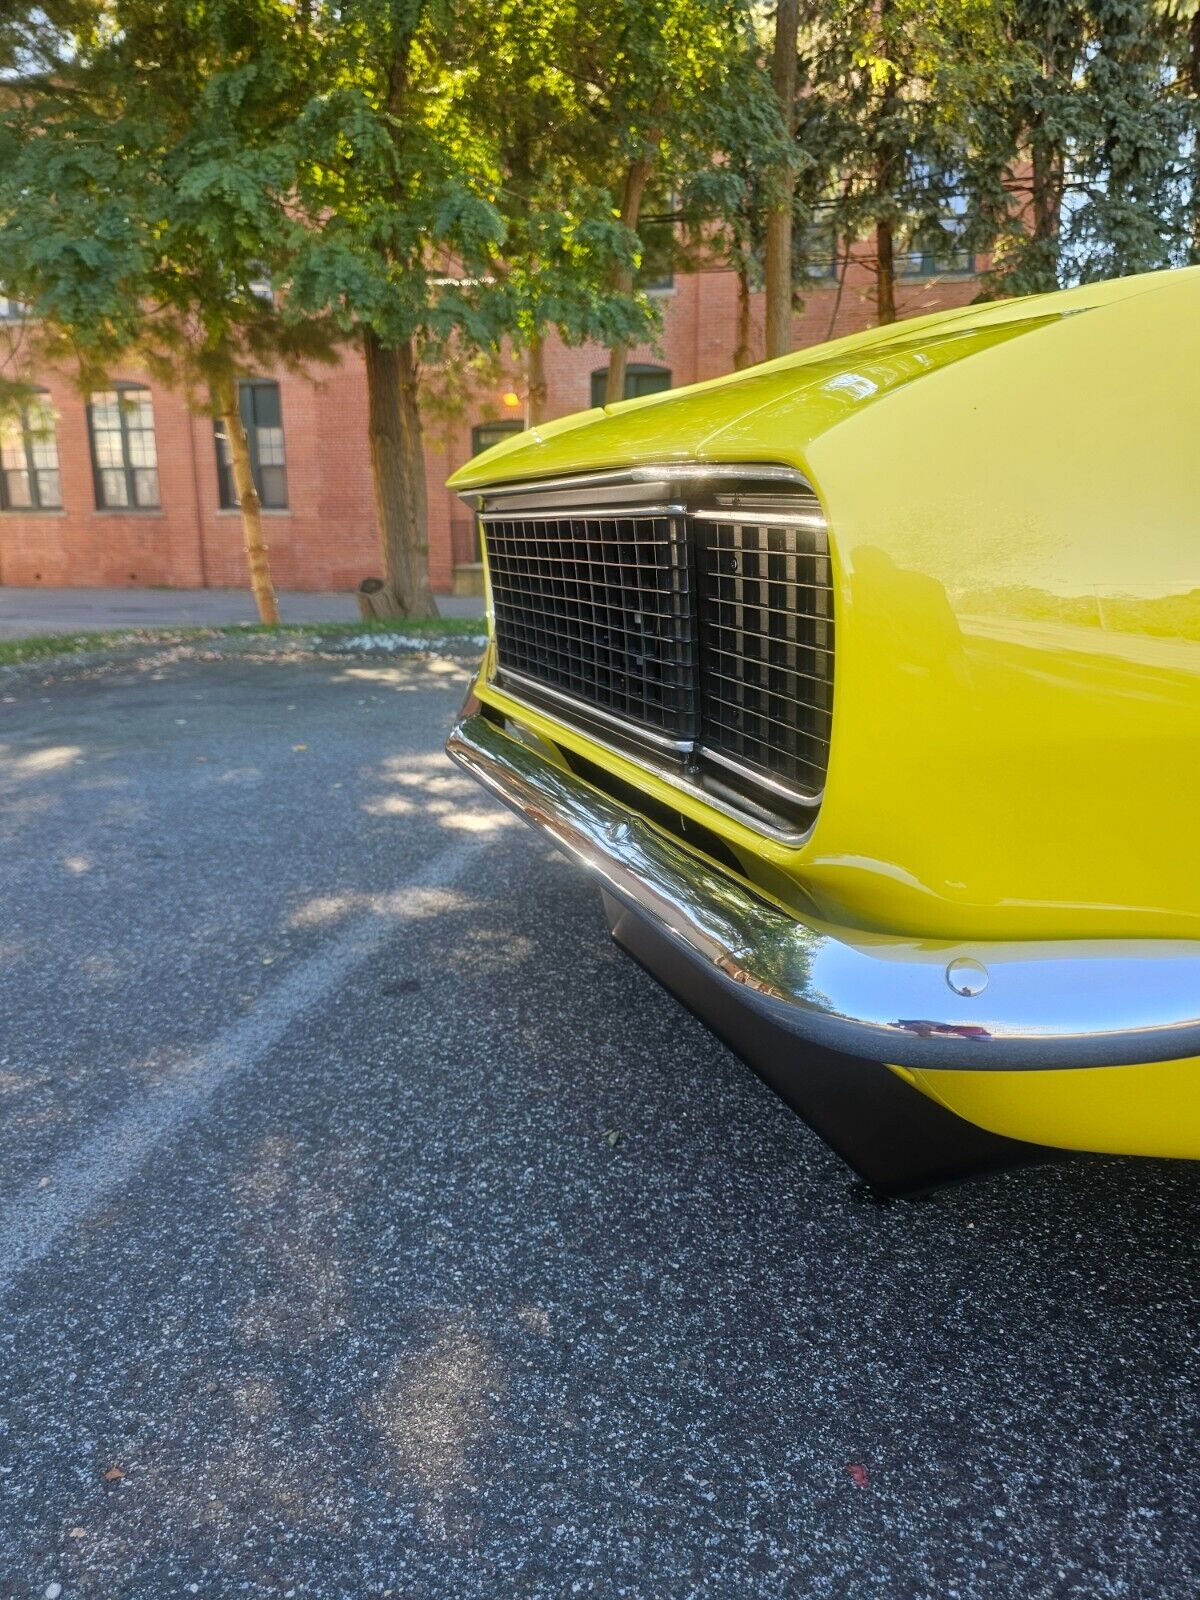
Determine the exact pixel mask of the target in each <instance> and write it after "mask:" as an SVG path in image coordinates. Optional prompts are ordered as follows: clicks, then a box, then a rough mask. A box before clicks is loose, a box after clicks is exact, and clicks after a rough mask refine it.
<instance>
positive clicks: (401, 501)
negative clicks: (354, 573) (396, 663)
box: [363, 328, 437, 617]
mask: <svg viewBox="0 0 1200 1600" xmlns="http://www.w3.org/2000/svg"><path fill="white" fill-rule="evenodd" d="M363 351H364V354H365V357H366V365H367V430H368V436H369V438H370V441H371V472H372V476H373V478H374V481H375V514H376V517H377V519H378V522H379V542H380V546H381V548H382V551H383V581H384V589H383V595H384V599H383V606H382V608H381V609H385V610H386V613H387V614H389V615H391V616H396V617H436V616H437V607H436V606H435V604H434V599H433V591H432V589H431V588H430V587H429V533H428V518H427V510H426V499H425V453H424V450H423V448H422V438H421V414H420V410H419V408H418V404H417V360H416V352H415V350H414V349H413V345H412V342H411V341H407V342H405V343H403V344H400V345H385V344H381V343H380V341H379V338H378V337H377V335H376V334H375V333H373V332H372V331H371V330H370V329H369V328H368V329H365V330H364V332H363Z"/></svg>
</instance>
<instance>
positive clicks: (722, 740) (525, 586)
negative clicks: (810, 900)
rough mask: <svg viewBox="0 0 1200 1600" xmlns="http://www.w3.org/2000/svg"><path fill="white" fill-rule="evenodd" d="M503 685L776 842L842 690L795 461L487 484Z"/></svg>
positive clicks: (815, 799) (817, 547)
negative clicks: (837, 686) (836, 686)
mask: <svg viewBox="0 0 1200 1600" xmlns="http://www.w3.org/2000/svg"><path fill="white" fill-rule="evenodd" d="M478 504H479V510H480V514H481V520H482V525H483V529H484V536H485V539H486V544H487V557H488V566H489V573H490V578H491V592H492V603H493V611H494V622H495V636H496V672H495V677H496V682H497V684H498V686H499V687H500V688H502V689H504V690H505V691H506V692H507V693H509V694H510V695H512V696H513V697H514V698H517V699H521V700H525V701H527V702H528V703H531V704H534V705H539V704H540V705H541V706H542V707H543V709H549V710H550V712H551V714H553V715H554V716H556V717H558V718H559V719H560V720H564V721H567V722H569V723H571V724H574V725H578V726H579V727H580V728H581V729H582V730H583V731H585V732H586V733H587V734H588V735H589V737H591V738H593V739H598V740H599V741H600V742H602V743H606V744H609V745H610V746H611V747H614V748H616V749H619V750H620V751H621V752H622V753H623V754H625V755H627V756H632V757H633V758H634V759H635V760H639V761H641V762H642V764H644V765H648V766H650V767H651V768H652V769H653V770H654V771H656V772H657V773H659V775H660V776H665V777H667V778H668V779H669V780H670V781H672V782H674V783H676V784H678V785H680V786H682V787H685V788H687V789H689V790H691V791H692V792H697V793H699V794H701V795H702V797H703V798H704V799H706V800H707V801H708V802H709V803H711V804H713V805H715V806H717V807H718V808H719V809H721V810H723V811H726V812H729V813H731V814H733V815H737V816H741V817H742V819H743V820H747V819H749V820H752V821H754V822H755V823H757V824H758V825H759V826H761V827H763V828H764V829H765V830H766V831H768V832H772V833H775V834H777V835H778V836H780V837H786V838H794V837H796V836H798V835H799V834H801V833H803V832H804V831H806V830H807V828H808V827H810V826H811V823H812V821H813V818H814V816H815V811H816V807H817V806H818V804H819V801H820V797H821V792H822V789H823V785H824V778H825V769H826V763H827V758H828V752H829V742H830V733H831V719H832V699H833V662H834V655H833V644H834V639H833V630H834V617H833V588H832V575H831V568H830V554H829V543H828V533H827V530H826V525H825V519H824V515H823V513H822V510H821V507H820V503H819V501H818V500H817V497H816V495H815V494H814V492H813V490H812V488H811V486H810V485H809V484H808V483H807V481H806V480H805V479H804V478H803V477H802V476H801V475H800V474H799V473H798V472H796V471H795V470H794V469H791V468H785V467H774V466H766V467H745V468H742V467H730V466H724V465H720V466H708V465H701V464H698V463H688V464H684V465H680V466H675V465H672V466H667V467H661V468H655V467H647V468H640V469H635V470H634V471H633V472H629V473H596V474H587V475H583V476H581V477H579V478H573V479H560V480H557V481H555V482H546V481H543V482H536V481H528V482H525V483H521V484H513V485H501V486H498V487H496V488H494V489H485V490H483V491H482V492H481V493H480V494H479V495H478Z"/></svg>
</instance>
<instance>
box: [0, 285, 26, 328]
mask: <svg viewBox="0 0 1200 1600" xmlns="http://www.w3.org/2000/svg"><path fill="white" fill-rule="evenodd" d="M27 316H28V311H27V310H26V308H25V306H24V305H23V304H22V302H21V301H20V300H14V299H13V298H12V296H11V295H8V294H5V293H4V291H3V290H0V322H24V321H25V319H26V317H27Z"/></svg>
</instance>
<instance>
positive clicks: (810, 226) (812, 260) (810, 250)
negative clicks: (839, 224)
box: [792, 211, 841, 283]
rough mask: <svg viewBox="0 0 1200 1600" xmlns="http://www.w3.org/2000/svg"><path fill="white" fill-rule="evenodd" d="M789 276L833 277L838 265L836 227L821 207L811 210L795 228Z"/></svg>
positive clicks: (820, 279) (815, 279)
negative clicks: (807, 217) (807, 216)
mask: <svg viewBox="0 0 1200 1600" xmlns="http://www.w3.org/2000/svg"><path fill="white" fill-rule="evenodd" d="M792 260H793V271H792V276H793V278H795V279H797V280H803V279H808V280H809V282H811V283H822V282H824V281H825V280H826V279H829V278H836V277H837V275H838V271H839V269H840V267H841V262H840V261H839V259H838V239H837V229H836V228H835V227H834V225H833V219H832V217H831V216H829V214H828V213H827V212H825V211H815V212H814V213H813V215H812V216H811V217H810V218H809V220H808V223H807V224H806V226H805V227H803V228H797V230H796V233H795V245H794V248H793V251H792Z"/></svg>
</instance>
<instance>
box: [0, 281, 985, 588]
mask: <svg viewBox="0 0 1200 1600" xmlns="http://www.w3.org/2000/svg"><path fill="white" fill-rule="evenodd" d="M934 265H935V263H932V262H930V261H928V260H926V259H925V258H922V257H920V256H914V257H911V258H906V261H905V271H904V273H903V274H902V276H901V278H900V280H899V283H898V303H899V311H900V315H901V316H916V315H920V314H921V313H923V312H927V311H933V310H938V309H940V308H942V307H948V306H955V305H961V304H963V303H965V302H966V301H968V300H970V299H972V298H973V296H974V295H975V293H976V292H977V279H976V276H975V273H974V271H973V263H972V262H971V261H970V260H969V259H966V258H963V259H959V260H958V261H957V262H956V266H957V267H958V269H959V270H957V271H952V272H944V271H943V272H940V273H938V272H934V271H932V270H930V269H931V268H932V267H933V266H934ZM655 293H656V294H658V295H660V296H661V300H662V309H663V331H662V336H661V340H660V342H659V346H658V348H657V349H655V348H652V347H651V346H649V345H646V346H643V347H640V348H638V349H636V350H634V351H633V352H631V357H630V360H631V369H630V385H631V387H630V392H631V393H647V392H650V391H651V390H653V389H657V388H666V387H670V386H675V385H679V384H687V383H694V382H697V381H699V380H701V379H704V378H711V377H716V376H718V375H719V374H721V373H724V372H727V371H729V370H730V367H731V365H732V357H733V349H734V345H735V342H736V333H735V318H736V300H737V290H736V280H735V278H734V276H733V274H732V273H729V272H726V271H716V270H713V271H702V272H696V273H690V274H687V275H684V276H678V277H676V278H675V280H674V282H673V283H671V284H670V285H669V286H667V287H663V288H661V289H657V290H655ZM756 302H757V303H756V304H755V306H754V314H755V318H756V324H757V326H756V337H757V338H758V340H759V345H760V347H761V321H762V305H761V296H758V297H756ZM6 312H7V313H8V314H9V315H10V316H11V315H13V314H15V308H13V307H12V306H11V305H10V304H9V303H8V302H6V301H4V299H3V298H2V297H0V319H3V317H4V316H5V313H6ZM873 320H874V304H873V280H872V276H871V272H870V270H869V264H868V262H867V261H866V259H865V258H864V259H859V260H855V259H854V258H852V259H851V261H850V264H849V267H848V269H847V271H846V273H845V279H844V282H843V283H842V285H841V288H840V291H839V286H838V283H837V282H836V281H835V279H834V278H833V277H832V276H829V277H822V278H814V279H813V280H812V282H811V284H810V285H809V287H808V290H807V292H806V294H805V297H804V306H803V310H802V311H801V312H799V313H798V314H797V316H796V319H795V327H794V335H793V342H794V345H795V347H796V348H801V347H803V346H805V345H809V344H815V343H818V342H820V341H821V340H824V339H827V338H829V337H834V336H837V335H840V334H845V333H852V332H855V331H857V330H858V329H861V328H865V327H868V326H870V324H871V323H872V322H873ZM605 362H606V354H605V351H604V350H603V349H601V348H598V347H584V348H582V349H567V348H566V347H564V346H563V345H561V344H560V343H558V342H557V341H556V340H552V341H551V342H550V344H549V346H548V348H547V353H546V369H547V380H548V389H549V403H550V412H551V415H553V416H562V415H565V414H567V413H568V412H572V411H578V410H581V409H582V408H584V407H586V406H588V405H589V404H591V403H592V398H593V393H594V391H595V389H596V388H597V387H598V386H599V387H601V388H602V383H603V378H602V374H603V371H604V367H605ZM39 389H40V395H39V398H38V400H37V401H35V403H34V404H33V405H32V406H31V407H30V408H29V411H28V413H27V416H26V418H25V426H24V428H20V427H16V426H14V425H13V424H11V423H10V424H8V425H6V428H5V431H4V433H3V436H2V437H0V584H11V585H36V584H45V585H47V586H88V585H98V586H112V587H116V586H124V585H165V586H169V587H173V588H197V587H206V586H212V587H244V586H245V584H246V581H247V577H246V563H245V557H244V555H243V552H242V535H241V524H240V520H239V517H238V513H237V509H236V505H235V504H234V503H233V494H232V485H231V482H230V478H229V473H228V470H227V465H226V460H225V456H224V451H223V441H222V440H221V439H220V438H219V437H218V436H217V430H215V429H214V425H213V422H212V419H211V418H208V417H201V416H195V415H193V414H191V413H190V412H189V411H188V409H187V407H186V406H185V404H184V402H183V400H182V399H181V398H180V397H179V396H178V395H177V394H175V393H174V392H173V391H171V390H170V389H166V388H164V387H162V386H161V385H160V384H157V383H155V382H153V381H152V380H150V379H148V378H147V377H146V376H145V375H144V374H142V373H139V372H138V371H137V370H136V369H134V368H132V367H130V368H128V369H126V370H124V371H121V372H120V373H117V374H114V376H113V381H112V387H111V389H110V390H109V391H107V392H106V393H103V394H97V395H93V396H91V397H90V403H89V397H85V396H82V395H80V394H79V392H78V391H77V389H75V388H74V387H73V385H72V384H71V382H70V381H69V380H68V379H67V378H65V377H63V376H62V375H59V374H56V373H53V372H47V373H45V374H44V375H42V377H41V379H40V380H39ZM518 389H519V383H518V382H517V380H515V379H514V380H513V390H512V392H510V393H509V394H508V398H507V403H506V400H505V394H504V392H503V391H501V392H496V393H491V392H489V393H480V394H479V395H478V397H477V401H476V404H475V405H474V407H473V408H471V410H470V411H469V412H468V415H467V416H466V417H465V418H464V420H463V422H462V424H461V426H458V427H456V428H455V429H454V430H453V431H452V433H451V434H450V435H449V436H448V437H444V438H443V437H439V436H437V435H436V434H435V433H432V432H431V435H430V438H429V440H428V443H427V448H426V460H427V466H428V474H429V517H430V575H431V578H432V581H433V586H434V588H435V589H436V590H439V591H442V592H446V591H449V590H450V589H451V588H452V587H453V585H454V579H455V569H456V567H462V566H466V565H467V564H469V563H470V562H471V561H473V559H474V550H473V532H472V527H471V522H470V518H469V516H468V514H467V512H466V510H465V508H464V507H463V506H462V505H461V503H460V502H459V501H458V500H457V499H456V498H455V496H453V495H452V494H450V493H449V492H448V491H447V490H446V489H445V487H444V484H445V480H446V478H447V477H448V475H449V474H450V473H451V472H452V471H453V470H454V468H455V467H457V466H459V465H460V464H461V463H462V462H463V461H464V460H466V459H467V457H468V456H470V455H471V454H473V453H474V452H475V451H476V450H478V449H481V448H483V447H484V446H485V445H486V444H490V443H492V442H494V440H495V438H496V437H497V436H498V435H499V434H500V433H502V432H504V431H508V430H510V429H515V428H519V427H520V426H521V425H522V420H521V419H522V412H521V400H520V396H519V393H518V392H517V391H518ZM118 391H119V397H118ZM242 407H243V414H244V415H245V417H246V421H247V426H248V429H249V432H250V437H251V447H252V452H253V454H254V456H255V464H256V472H257V475H258V479H259V483H260V490H261V492H262V494H263V499H264V505H265V508H266V509H265V516H266V519H267V536H268V540H269V543H270V548H271V566H272V572H273V575H274V578H275V582H276V584H277V585H278V586H279V587H280V588H281V589H350V588H353V587H354V586H355V585H356V584H357V583H358V582H359V580H360V579H361V578H363V577H365V576H368V575H370V574H373V573H377V572H378V571H379V565H380V563H379V554H378V547H377V544H376V538H375V513H374V503H373V497H372V488H371V473H370V462H369V457H368V448H367V431H366V424H367V398H366V385H365V380H364V376H363V369H362V363H361V360H360V359H359V357H358V355H357V353H356V352H354V351H353V350H351V349H348V350H347V352H346V353H345V355H344V357H343V359H342V361H341V363H340V365H338V366H337V367H334V368H332V369H329V368H323V369H321V370H320V372H318V373H316V374H315V375H314V377H313V379H312V380H311V381H309V380H307V379H306V378H304V377H299V376H295V375H292V374H287V373H279V374H269V373H265V374H263V375H262V377H261V379H259V380H257V381H255V382H254V383H251V384H246V385H243V397H242Z"/></svg>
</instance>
